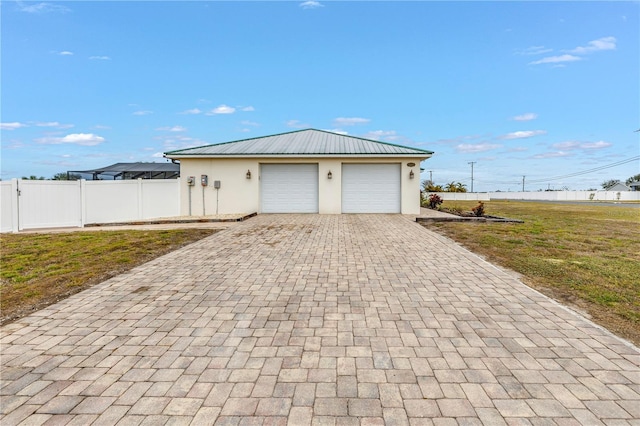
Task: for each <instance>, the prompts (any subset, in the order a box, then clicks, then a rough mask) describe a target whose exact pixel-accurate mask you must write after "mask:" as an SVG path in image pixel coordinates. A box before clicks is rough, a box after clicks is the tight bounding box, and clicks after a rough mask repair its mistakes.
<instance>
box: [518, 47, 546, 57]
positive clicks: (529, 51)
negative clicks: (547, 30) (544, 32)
mask: <svg viewBox="0 0 640 426" xmlns="http://www.w3.org/2000/svg"><path fill="white" fill-rule="evenodd" d="M552 51H553V49H548V48H546V47H544V46H531V47H527V48H526V49H522V50H518V51H517V52H516V53H517V54H518V55H542V54H543V53H549V52H552Z"/></svg>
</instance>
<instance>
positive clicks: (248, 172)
mask: <svg viewBox="0 0 640 426" xmlns="http://www.w3.org/2000/svg"><path fill="white" fill-rule="evenodd" d="M247 179H251V170H247Z"/></svg>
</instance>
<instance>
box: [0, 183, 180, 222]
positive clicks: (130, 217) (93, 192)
mask: <svg viewBox="0 0 640 426" xmlns="http://www.w3.org/2000/svg"><path fill="white" fill-rule="evenodd" d="M0 189H1V196H2V197H1V199H0V214H1V215H2V217H1V221H0V222H1V223H0V225H1V226H0V232H17V231H20V230H23V229H37V228H54V227H56V228H58V227H83V226H84V225H88V224H102V223H115V222H129V221H139V220H146V219H157V218H163V217H175V216H179V215H180V179H167V180H164V179H162V180H161V179H157V180H155V179H154V180H151V179H137V180H118V181H85V180H79V181H42V180H17V179H12V180H11V181H6V182H0Z"/></svg>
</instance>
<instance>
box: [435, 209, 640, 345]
mask: <svg viewBox="0 0 640 426" xmlns="http://www.w3.org/2000/svg"><path fill="white" fill-rule="evenodd" d="M476 204H477V202H473V201H470V202H463V201H445V202H444V204H443V205H442V207H448V208H450V209H462V210H470V209H471V208H472V207H474V206H475V205H476ZM485 211H486V214H489V215H495V216H505V217H509V218H514V219H522V220H524V221H525V223H524V224H504V223H458V222H456V223H435V224H430V225H427V226H428V227H429V228H431V229H434V230H436V231H437V232H440V233H442V234H444V235H446V236H448V237H450V238H452V239H453V240H455V241H458V242H459V243H461V244H463V245H464V246H466V247H467V248H469V249H471V250H472V251H474V252H476V253H478V254H480V255H482V256H484V257H485V258H486V259H487V260H489V261H491V262H493V263H496V264H499V265H501V266H504V267H506V268H509V269H512V270H514V271H516V272H518V273H519V274H521V275H522V280H523V281H524V282H525V283H526V284H528V285H529V286H531V287H533V288H535V289H537V290H539V291H541V292H542V293H544V294H546V295H548V296H550V297H552V298H555V299H556V300H559V301H560V302H562V303H564V304H566V305H570V306H573V307H575V308H578V309H579V310H581V311H583V312H586V313H587V314H588V315H589V316H591V318H592V319H593V320H594V321H595V322H597V323H599V324H600V325H602V326H604V327H606V328H608V329H609V330H611V331H613V332H615V333H617V334H618V335H620V336H622V337H624V338H626V339H628V340H630V341H632V342H634V343H635V344H640V279H639V277H640V209H638V208H632V207H611V206H608V207H607V206H599V205H594V204H587V203H585V204H580V205H576V204H554V203H534V202H518V201H489V202H485Z"/></svg>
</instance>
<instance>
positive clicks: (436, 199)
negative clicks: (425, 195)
mask: <svg viewBox="0 0 640 426" xmlns="http://www.w3.org/2000/svg"><path fill="white" fill-rule="evenodd" d="M428 201H429V208H430V209H434V210H436V209H437V208H438V207H440V204H442V198H440V196H439V195H438V194H431V195H429V200H428Z"/></svg>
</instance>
